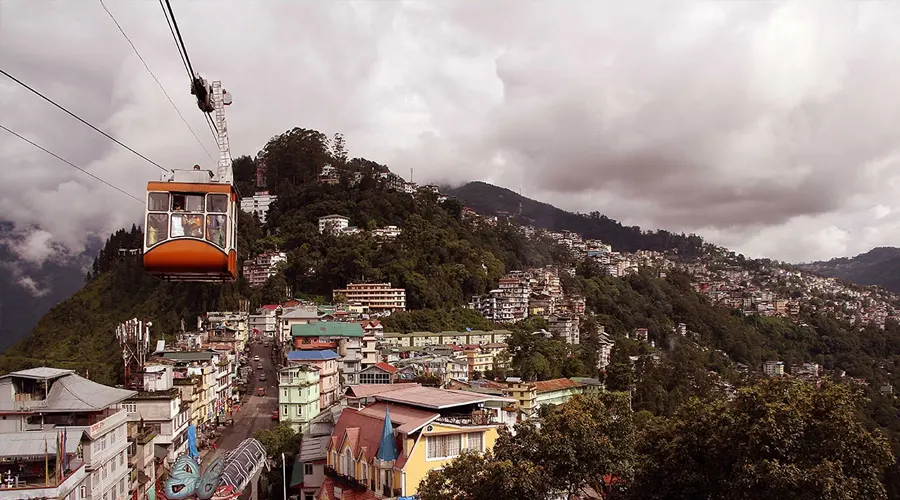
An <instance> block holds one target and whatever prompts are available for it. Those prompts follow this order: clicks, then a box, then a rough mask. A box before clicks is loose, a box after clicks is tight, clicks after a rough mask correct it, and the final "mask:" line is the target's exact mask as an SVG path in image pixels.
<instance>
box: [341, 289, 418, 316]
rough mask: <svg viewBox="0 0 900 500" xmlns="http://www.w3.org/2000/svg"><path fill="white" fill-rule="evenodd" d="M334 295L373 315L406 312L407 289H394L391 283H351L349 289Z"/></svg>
mask: <svg viewBox="0 0 900 500" xmlns="http://www.w3.org/2000/svg"><path fill="white" fill-rule="evenodd" d="M332 294H333V295H338V294H340V295H343V296H344V297H346V299H347V303H348V304H357V305H359V306H362V307H363V308H364V309H365V310H367V311H370V312H373V313H380V312H394V311H405V310H406V289H403V288H393V287H391V284H390V283H349V284H347V288H343V289H339V290H334V291H333V292H332Z"/></svg>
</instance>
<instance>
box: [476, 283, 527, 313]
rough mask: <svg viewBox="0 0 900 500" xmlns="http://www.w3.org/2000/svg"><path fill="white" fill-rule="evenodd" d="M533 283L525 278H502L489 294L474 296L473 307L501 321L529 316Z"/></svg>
mask: <svg viewBox="0 0 900 500" xmlns="http://www.w3.org/2000/svg"><path fill="white" fill-rule="evenodd" d="M530 296H531V285H530V283H529V281H528V280H527V279H525V278H500V285H499V287H498V288H495V289H493V290H491V291H490V292H488V294H487V295H481V296H475V297H472V304H471V306H472V308H474V309H477V310H478V311H479V312H480V313H481V314H482V316H484V317H485V318H487V319H489V320H492V321H496V322H499V323H515V322H516V321H520V320H523V319H525V318H527V317H528V300H529V298H530Z"/></svg>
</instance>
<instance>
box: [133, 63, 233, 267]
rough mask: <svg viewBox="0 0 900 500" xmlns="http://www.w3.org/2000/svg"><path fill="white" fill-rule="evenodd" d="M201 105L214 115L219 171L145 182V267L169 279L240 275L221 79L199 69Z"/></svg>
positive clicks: (195, 84) (195, 89)
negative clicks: (208, 77)
mask: <svg viewBox="0 0 900 500" xmlns="http://www.w3.org/2000/svg"><path fill="white" fill-rule="evenodd" d="M191 93H192V94H194V95H195V96H196V97H197V106H198V107H199V108H200V110H201V111H203V112H204V113H207V114H209V115H214V118H213V123H214V124H215V134H216V142H217V143H218V146H219V162H218V165H217V166H216V171H215V172H213V171H212V170H202V169H201V168H200V165H195V166H194V168H193V169H190V170H172V172H171V175H167V176H166V178H165V179H164V180H162V181H157V182H149V183H148V184H147V210H146V212H145V215H146V217H145V222H146V226H145V227H146V229H145V235H144V270H146V271H147V272H148V273H149V274H153V275H155V276H158V277H160V278H162V279H164V280H167V281H194V282H213V283H229V282H234V281H235V280H236V279H237V222H238V221H237V216H238V208H239V203H240V196H239V194H238V192H237V189H235V187H234V173H233V170H232V166H231V149H230V146H229V143H228V126H227V124H226V121H225V106H228V105H230V104H231V102H232V98H231V94H229V93H228V92H227V91H226V90H225V89H224V88H222V82H220V81H214V82H213V83H212V85H210V84H209V83H208V82H207V81H206V80H204V79H203V78H201V77H200V76H199V75H197V76H195V77H194V79H193V81H192V82H191Z"/></svg>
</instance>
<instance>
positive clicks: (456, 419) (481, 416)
mask: <svg viewBox="0 0 900 500" xmlns="http://www.w3.org/2000/svg"><path fill="white" fill-rule="evenodd" d="M437 422H441V423H445V424H452V425H492V424H497V423H499V422H498V421H497V420H496V419H495V418H494V416H493V415H491V414H490V413H488V412H486V411H484V410H475V411H473V412H472V413H462V414H449V415H441V416H440V417H438V418H437Z"/></svg>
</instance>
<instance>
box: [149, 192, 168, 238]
mask: <svg viewBox="0 0 900 500" xmlns="http://www.w3.org/2000/svg"><path fill="white" fill-rule="evenodd" d="M166 196H168V195H166ZM166 206H168V204H167V205H166ZM168 238H169V216H168V214H147V246H148V247H152V246H153V245H155V244H157V243H159V242H160V241H165V240H166V239H168Z"/></svg>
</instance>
